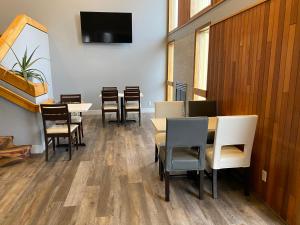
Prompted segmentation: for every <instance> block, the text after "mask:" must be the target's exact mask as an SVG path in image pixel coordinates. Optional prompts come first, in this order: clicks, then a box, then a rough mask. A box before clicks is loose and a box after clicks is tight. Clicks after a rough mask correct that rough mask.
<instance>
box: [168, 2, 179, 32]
mask: <svg viewBox="0 0 300 225" xmlns="http://www.w3.org/2000/svg"><path fill="white" fill-rule="evenodd" d="M177 26H178V0H169V32H170V31H172V30H174V29H175V28H176V27H177Z"/></svg>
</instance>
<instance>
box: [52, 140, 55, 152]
mask: <svg viewBox="0 0 300 225" xmlns="http://www.w3.org/2000/svg"><path fill="white" fill-rule="evenodd" d="M52 148H53V152H54V153H55V137H53V138H52Z"/></svg>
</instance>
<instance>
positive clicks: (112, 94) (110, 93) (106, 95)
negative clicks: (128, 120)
mask: <svg viewBox="0 0 300 225" xmlns="http://www.w3.org/2000/svg"><path fill="white" fill-rule="evenodd" d="M104 102H119V97H118V90H105V91H104V90H103V91H102V103H104Z"/></svg>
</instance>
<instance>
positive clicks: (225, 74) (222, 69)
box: [207, 0, 300, 225]
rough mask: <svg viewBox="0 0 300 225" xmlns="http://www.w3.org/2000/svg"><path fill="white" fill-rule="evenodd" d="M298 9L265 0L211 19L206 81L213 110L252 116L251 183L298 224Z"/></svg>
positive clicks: (292, 0) (284, 1)
mask: <svg viewBox="0 0 300 225" xmlns="http://www.w3.org/2000/svg"><path fill="white" fill-rule="evenodd" d="M299 10H300V3H299V0H270V1H267V2H264V3H262V4H260V5H258V6H256V7H254V8H251V9H249V10H247V11H245V12H242V13H240V14H238V15H235V16H233V17H231V18H229V19H227V20H225V21H222V22H220V23H218V24H215V25H213V26H212V27H211V29H210V48H209V65H208V67H209V68H208V86H207V87H208V92H207V93H208V99H212V100H217V102H218V106H219V109H220V113H222V114H224V115H232V114H233V115H234V114H258V115H259V121H258V126H257V133H256V138H255V143H254V148H253V157H252V165H251V168H252V169H251V170H252V175H251V180H252V183H253V189H254V191H255V192H256V194H257V195H258V196H260V197H261V198H263V199H264V200H265V201H266V202H267V204H268V205H270V206H271V207H272V208H273V209H274V210H275V211H276V212H277V213H278V214H280V215H281V216H282V217H283V218H284V219H285V220H286V221H288V223H289V224H293V225H298V224H300V216H299V215H298V214H299V213H297V212H299V210H300V189H299V185H300V165H299V164H300V163H299V161H300V147H299V146H300V106H299V102H300V66H299V63H300V59H299V58H300V42H299V40H300V16H299V15H298V13H299ZM263 169H265V170H267V171H268V181H267V183H264V182H262V181H261V171H262V170H263Z"/></svg>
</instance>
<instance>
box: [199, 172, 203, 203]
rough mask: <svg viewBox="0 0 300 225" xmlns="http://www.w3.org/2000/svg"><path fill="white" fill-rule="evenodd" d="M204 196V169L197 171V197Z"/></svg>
mask: <svg viewBox="0 0 300 225" xmlns="http://www.w3.org/2000/svg"><path fill="white" fill-rule="evenodd" d="M203 196H204V170H200V171H199V199H203Z"/></svg>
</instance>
